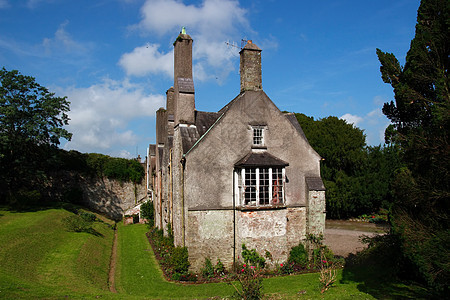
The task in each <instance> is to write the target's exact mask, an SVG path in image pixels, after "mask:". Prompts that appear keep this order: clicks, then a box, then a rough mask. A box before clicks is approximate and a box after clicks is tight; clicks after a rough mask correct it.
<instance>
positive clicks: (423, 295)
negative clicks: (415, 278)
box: [341, 256, 430, 299]
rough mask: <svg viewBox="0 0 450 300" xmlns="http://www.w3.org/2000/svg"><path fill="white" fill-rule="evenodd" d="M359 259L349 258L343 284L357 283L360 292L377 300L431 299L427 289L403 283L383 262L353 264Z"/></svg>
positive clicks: (414, 284)
mask: <svg viewBox="0 0 450 300" xmlns="http://www.w3.org/2000/svg"><path fill="white" fill-rule="evenodd" d="M356 259H357V258H356V257H355V256H353V257H349V258H348V260H349V261H350V262H351V263H350V264H349V265H347V266H346V267H345V268H344V270H343V272H342V280H341V283H343V284H345V283H357V288H358V290H359V291H361V292H364V293H367V294H370V295H372V296H373V297H375V298H377V299H429V298H430V294H429V293H428V291H427V289H426V288H424V287H422V286H420V285H419V284H417V283H415V282H406V281H401V280H400V279H398V278H397V277H396V276H395V275H394V274H393V269H392V266H388V265H386V264H384V263H383V262H373V261H372V262H368V261H365V262H358V263H352V261H355V260H356Z"/></svg>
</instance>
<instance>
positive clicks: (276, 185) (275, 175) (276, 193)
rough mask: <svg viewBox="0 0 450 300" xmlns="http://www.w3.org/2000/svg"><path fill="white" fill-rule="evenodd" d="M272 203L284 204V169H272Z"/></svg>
mask: <svg viewBox="0 0 450 300" xmlns="http://www.w3.org/2000/svg"><path fill="white" fill-rule="evenodd" d="M272 203H273V204H281V203H283V172H282V168H273V169H272Z"/></svg>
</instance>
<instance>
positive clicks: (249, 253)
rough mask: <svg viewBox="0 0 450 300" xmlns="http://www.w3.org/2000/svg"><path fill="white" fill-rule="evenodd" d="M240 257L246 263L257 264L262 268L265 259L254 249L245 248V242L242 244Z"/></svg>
mask: <svg viewBox="0 0 450 300" xmlns="http://www.w3.org/2000/svg"><path fill="white" fill-rule="evenodd" d="M242 258H243V259H244V262H245V263H246V264H250V265H252V266H258V267H260V268H264V267H265V265H266V260H265V258H264V257H262V256H261V255H259V253H258V252H256V250H255V249H251V250H249V249H247V247H246V246H245V244H242Z"/></svg>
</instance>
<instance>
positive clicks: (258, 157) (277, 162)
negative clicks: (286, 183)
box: [235, 151, 289, 167]
mask: <svg viewBox="0 0 450 300" xmlns="http://www.w3.org/2000/svg"><path fill="white" fill-rule="evenodd" d="M235 166H236V167H286V166H289V164H288V163H287V162H285V161H284V160H281V159H279V158H277V157H275V156H273V155H272V154H270V153H268V152H266V151H264V152H260V153H258V152H253V151H250V152H249V153H248V154H247V155H246V156H244V157H243V158H241V159H240V160H239V161H238V162H237V163H236V164H235Z"/></svg>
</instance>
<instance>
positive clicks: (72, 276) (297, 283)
mask: <svg viewBox="0 0 450 300" xmlns="http://www.w3.org/2000/svg"><path fill="white" fill-rule="evenodd" d="M69 214H71V213H70V212H68V211H65V210H61V209H50V210H43V211H37V212H26V213H13V212H9V211H1V210H0V245H1V246H0V298H1V299H3V298H4V299H20V298H24V299H41V298H45V299H52V298H54V299H60V298H65V297H69V298H71V299H74V298H83V299H86V298H96V297H101V298H102V299H111V298H113V299H153V298H158V299H170V298H175V299H182V298H185V299H193V298H196V299H201V298H209V297H219V298H222V297H227V296H230V295H231V294H232V293H233V291H234V290H233V288H232V287H231V286H230V285H227V284H225V283H212V284H199V285H195V284H187V285H183V284H177V283H173V282H167V281H165V280H164V278H163V276H162V273H161V270H160V269H159V267H158V265H157V262H156V260H155V257H154V255H153V253H152V251H151V248H150V246H149V244H148V241H147V239H146V237H145V232H146V231H147V229H146V226H144V225H132V226H123V225H121V224H119V226H118V230H119V245H118V246H119V247H118V251H119V252H118V266H117V268H116V270H117V273H116V289H117V290H118V293H117V294H113V293H110V292H109V291H108V286H107V280H108V267H109V259H110V255H111V245H112V239H113V230H111V228H109V226H107V225H106V224H105V223H100V222H96V223H95V226H94V229H95V230H96V231H97V233H99V234H97V235H93V234H88V233H74V232H67V231H66V230H64V228H63V226H62V223H61V219H62V218H64V217H65V216H68V215H69ZM377 273H378V272H377V271H373V270H367V272H366V274H362V275H358V274H356V273H355V272H351V271H350V270H344V272H342V271H340V272H338V281H337V285H336V287H333V288H331V289H330V290H329V291H327V292H326V293H325V294H323V295H322V294H320V292H319V288H318V282H319V280H318V274H304V275H296V276H285V277H274V278H270V279H265V280H264V292H265V293H266V294H268V295H270V296H272V299H296V298H298V297H300V298H305V299H315V298H322V299H373V298H374V297H373V296H375V297H376V298H396V297H400V298H401V297H407V298H416V296H417V295H420V294H421V293H419V294H418V293H416V291H414V290H410V288H411V287H410V286H405V285H397V284H392V283H390V284H389V283H388V282H385V280H383V279H382V278H378V277H377V276H374V275H375V274H377ZM386 285H387V287H386ZM300 291H302V294H301V295H299V294H298V292H300ZM423 295H424V294H421V296H423ZM419 297H420V296H419Z"/></svg>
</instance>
